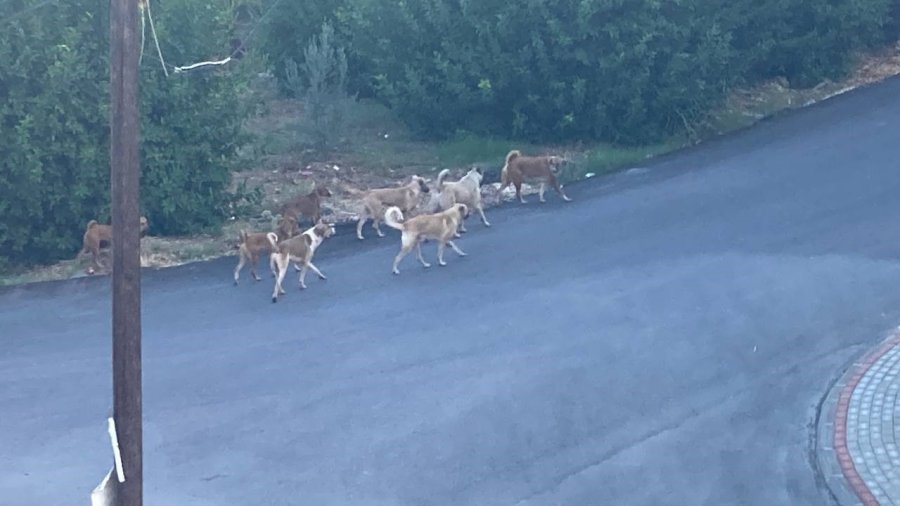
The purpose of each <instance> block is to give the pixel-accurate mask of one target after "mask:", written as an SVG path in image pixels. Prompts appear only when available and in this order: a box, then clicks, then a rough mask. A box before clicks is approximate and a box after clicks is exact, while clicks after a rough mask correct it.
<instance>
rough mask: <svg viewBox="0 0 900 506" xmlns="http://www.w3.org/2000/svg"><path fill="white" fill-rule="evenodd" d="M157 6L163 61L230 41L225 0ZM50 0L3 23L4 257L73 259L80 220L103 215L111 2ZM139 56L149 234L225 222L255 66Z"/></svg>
mask: <svg viewBox="0 0 900 506" xmlns="http://www.w3.org/2000/svg"><path fill="white" fill-rule="evenodd" d="M154 5H155V8H154V11H153V14H154V21H155V22H156V28H157V31H158V33H159V38H160V41H161V43H162V50H163V54H164V55H165V56H166V57H167V58H168V59H169V61H170V62H172V63H176V64H183V63H193V62H194V61H198V60H206V59H208V58H209V57H210V55H215V54H219V53H221V52H222V50H223V48H225V49H226V50H227V48H228V33H229V30H230V26H229V25H230V19H231V18H230V10H229V9H230V5H231V3H230V2H228V1H226V0H205V1H196V0H172V1H170V2H164V3H163V4H159V5H158V6H156V4H154ZM54 9H56V10H55V11H54V12H53V15H52V16H51V15H38V14H37V13H35V14H34V15H27V14H26V15H23V16H22V17H21V19H19V20H17V22H16V23H13V24H8V25H6V26H4V28H3V29H2V30H0V58H4V61H5V62H7V63H8V64H4V65H2V66H0V83H3V85H2V86H0V216H2V219H0V264H6V265H12V264H26V263H44V262H51V261H54V260H57V259H60V258H67V257H72V256H74V254H75V252H77V251H78V249H79V248H80V246H81V236H82V234H83V232H84V227H85V224H86V223H87V222H88V221H89V220H91V219H98V220H100V221H107V220H108V219H109V122H108V102H109V94H108V84H107V83H108V80H109V70H108V66H107V61H108V41H107V34H108V31H109V30H108V4H107V3H106V2H100V1H97V0H74V1H72V2H64V3H62V4H59V5H57V6H55V7H54ZM148 33H149V31H148ZM147 43H148V48H149V47H150V46H149V43H150V41H147ZM142 63H143V64H142V68H141V82H140V100H141V103H140V109H141V140H142V146H141V168H142V176H141V184H142V196H141V203H142V208H143V209H142V211H143V212H144V213H145V214H146V215H147V217H148V218H149V220H150V225H151V232H152V233H154V234H180V233H190V232H194V231H199V230H203V229H205V228H209V227H211V226H213V225H216V224H218V223H221V221H222V219H223V218H224V216H225V215H226V213H227V211H228V206H229V202H230V198H229V196H228V194H227V187H228V185H229V184H230V172H229V164H230V160H231V159H232V157H233V156H234V154H235V150H236V149H237V147H238V146H239V145H240V143H241V142H242V137H241V135H240V126H241V121H242V120H243V117H244V115H245V113H246V112H247V104H249V102H248V101H247V100H246V96H247V95H246V88H245V85H244V84H245V82H246V79H245V74H246V73H247V72H249V71H250V69H251V68H252V66H251V65H250V64H249V63H248V62H246V59H245V60H244V61H242V62H241V63H240V65H235V66H232V67H223V68H214V69H212V70H198V71H194V72H191V73H185V74H172V75H170V77H168V78H166V77H165V76H164V75H163V72H162V69H161V67H160V64H159V61H158V59H157V58H155V54H154V53H153V52H150V51H149V49H148V50H147V51H146V52H145V54H144V56H143V62H142Z"/></svg>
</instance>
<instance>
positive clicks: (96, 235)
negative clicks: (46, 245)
mask: <svg viewBox="0 0 900 506" xmlns="http://www.w3.org/2000/svg"><path fill="white" fill-rule="evenodd" d="M148 227H149V224H148V222H147V218H145V217H143V216H141V236H143V235H144V234H145V233H146V232H147V228H148ZM112 235H113V234H112V225H104V224H101V223H97V220H91V221H89V222H88V224H87V227H86V228H85V231H84V237H83V238H82V241H81V251H79V252H78V258H81V257H82V256H84V255H86V254H88V253H90V254H91V265H90V266H89V267H88V268H87V273H88V274H94V272H96V269H101V268H103V266H102V265H101V263H100V250H101V248H108V247H110V246H112Z"/></svg>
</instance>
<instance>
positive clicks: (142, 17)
mask: <svg viewBox="0 0 900 506" xmlns="http://www.w3.org/2000/svg"><path fill="white" fill-rule="evenodd" d="M138 7H140V8H141V55H140V56H138V67H140V66H141V62H142V61H144V45H145V41H146V37H145V33H146V32H147V26H146V25H147V21H146V20H145V19H144V2H143V1H142V2H139V3H138Z"/></svg>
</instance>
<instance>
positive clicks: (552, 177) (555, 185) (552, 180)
mask: <svg viewBox="0 0 900 506" xmlns="http://www.w3.org/2000/svg"><path fill="white" fill-rule="evenodd" d="M550 184H552V185H553V188H554V189H556V193H558V194H559V196H560V197H562V199H563V200H565V201H566V202H572V199H570V198H569V196H568V195H566V192H564V191H563V189H562V187H561V186H560V185H559V181H558V180H557V179H556V176H555V175H553V174H550Z"/></svg>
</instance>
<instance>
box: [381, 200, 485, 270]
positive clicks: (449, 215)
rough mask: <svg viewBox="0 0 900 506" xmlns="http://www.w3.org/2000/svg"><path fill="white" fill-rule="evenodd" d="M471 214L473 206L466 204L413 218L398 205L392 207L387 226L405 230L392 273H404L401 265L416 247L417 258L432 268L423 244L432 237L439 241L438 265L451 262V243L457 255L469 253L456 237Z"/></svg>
mask: <svg viewBox="0 0 900 506" xmlns="http://www.w3.org/2000/svg"><path fill="white" fill-rule="evenodd" d="M468 216H469V208H468V207H467V206H466V205H465V204H453V206H452V207H450V209H447V210H446V211H441V212H439V213H435V214H420V215H418V216H415V217H413V218H410V219H409V220H406V221H404V220H403V213H402V212H401V211H400V209H399V208H397V207H389V208H388V209H387V210H386V211H385V213H384V222H385V224H387V226H389V227H391V228H394V229H397V230H399V231H400V232H401V237H400V252H399V253H397V256H396V257H394V265H393V268H392V269H391V272H393V273H394V274H400V270H399V269H398V268H397V267H398V265H400V261H401V260H403V258H404V257H405V256H406V255H408V254H409V252H410V251H412V249H413V248H416V257H417V258H418V259H419V262H420V263H421V264H422V266H423V267H426V268H428V267H431V264H429V263H428V262H426V261H425V259H424V258H422V243H423V242H424V241H426V240H428V239H431V240H434V241H437V243H438V254H437V257H438V264H440V265H441V266H445V265H447V262H445V261H444V248H445V247H446V246H447V245H449V246H450V247H451V248H453V251H455V252H456V254H457V255H459V256H461V257H463V256H466V253H464V252H463V251H462V250H461V249H459V248H458V247H457V246H456V244H454V243H453V240H452V239H453V237H454V236H456V231H457V230H458V229H459V224H460V222H461V221H463V220H464V219H466V218H467V217H468Z"/></svg>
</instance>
